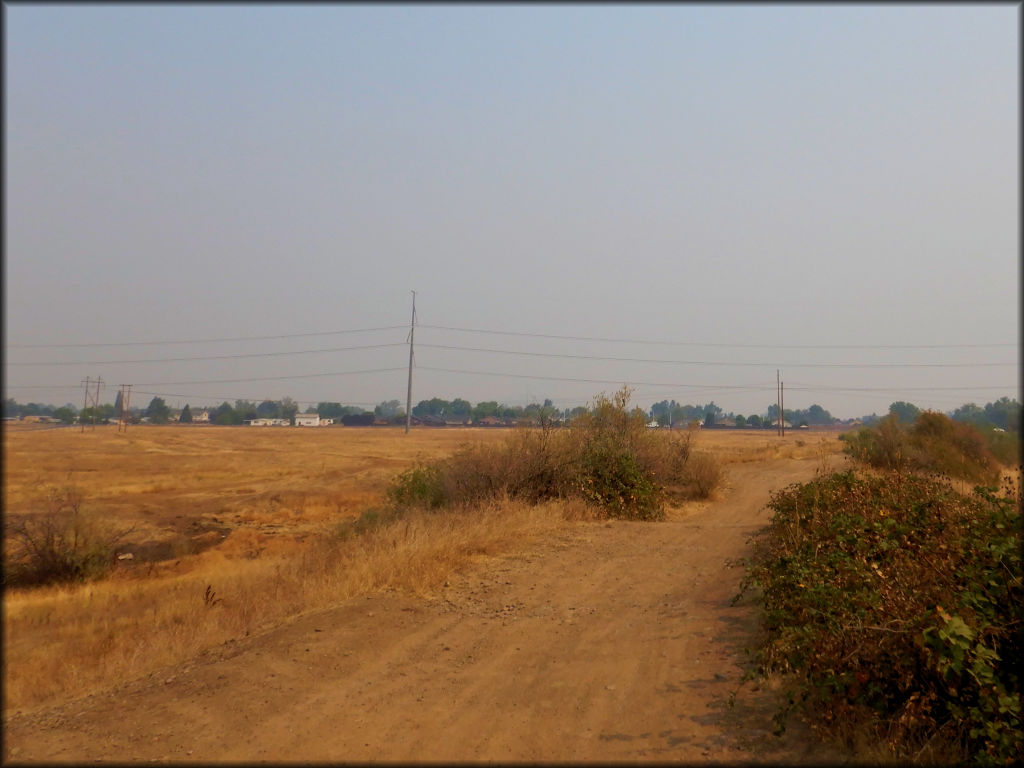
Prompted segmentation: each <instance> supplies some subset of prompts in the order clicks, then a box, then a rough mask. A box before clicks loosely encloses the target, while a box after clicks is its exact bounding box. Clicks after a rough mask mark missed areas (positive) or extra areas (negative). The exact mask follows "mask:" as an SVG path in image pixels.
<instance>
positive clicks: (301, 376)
mask: <svg viewBox="0 0 1024 768" xmlns="http://www.w3.org/2000/svg"><path fill="white" fill-rule="evenodd" d="M404 370H405V368H404V367H399V368H371V369H367V370H362V371H330V372H327V373H296V374H292V375H289V376H258V377H253V378H246V379H206V380H205V381H150V382H146V383H145V384H138V385H137V386H140V387H182V386H185V385H187V384H237V383H243V382H249V381H291V380H292V379H316V378H323V377H327V376H358V375H362V374H367V373H391V372H393V371H404Z"/></svg>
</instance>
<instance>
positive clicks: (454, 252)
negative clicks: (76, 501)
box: [4, 4, 1021, 417]
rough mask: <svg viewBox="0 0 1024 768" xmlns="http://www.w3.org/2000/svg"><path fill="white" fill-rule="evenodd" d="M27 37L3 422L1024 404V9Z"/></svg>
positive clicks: (396, 17) (371, 14) (346, 23)
mask: <svg viewBox="0 0 1024 768" xmlns="http://www.w3.org/2000/svg"><path fill="white" fill-rule="evenodd" d="M4 22H5V24H4V29H5V40H4V57H5V82H4V95H5V99H6V110H5V116H6V123H5V126H4V128H5V136H4V153H5V161H6V162H5V177H4V192H5V210H6V221H5V226H4V239H5V242H4V246H5V247H4V262H5V263H4V277H5V280H4V315H5V317H4V319H5V324H4V336H5V338H4V376H5V381H4V390H5V392H4V394H5V397H14V398H15V399H16V400H18V401H19V402H29V401H35V402H43V403H52V404H56V405H60V404H64V403H66V402H71V403H74V404H76V405H78V406H81V404H82V386H81V382H82V380H83V379H85V378H86V377H87V376H88V377H92V378H93V379H95V378H96V377H97V376H102V378H103V380H104V382H107V387H106V388H105V390H104V391H103V392H102V393H101V398H100V399H101V401H105V402H112V401H113V399H114V394H115V389H116V385H119V384H132V385H133V395H132V403H133V405H145V404H146V403H148V402H149V400H150V399H151V398H152V396H153V395H154V394H160V395H161V396H163V397H164V398H165V399H166V400H167V401H168V403H170V404H171V405H179V406H180V405H184V404H185V403H186V402H189V403H190V404H192V406H193V407H195V406H196V405H201V404H216V403H219V402H221V401H223V400H229V401H233V400H235V399H238V398H246V399H251V400H261V399H264V398H270V399H278V398H280V397H282V396H286V395H287V396H290V397H292V398H294V399H296V400H298V401H300V402H302V403H303V404H305V403H306V402H313V403H315V402H317V401H321V400H324V401H337V402H341V403H345V404H361V405H365V406H367V407H372V406H373V405H374V404H375V403H378V402H380V401H382V400H390V399H398V400H400V401H401V402H402V403H403V404H404V402H405V396H406V377H407V365H408V358H409V349H408V345H407V343H406V341H407V337H408V330H409V329H408V326H409V322H410V315H411V299H412V294H411V291H413V290H415V291H416V307H417V315H418V322H419V325H418V326H417V329H416V333H415V342H416V343H415V348H416V349H415V351H416V368H415V371H414V382H413V402H414V403H416V402H418V401H419V400H422V399H428V398H431V397H435V396H436V397H442V398H445V399H452V398H455V397H462V398H465V399H467V400H470V401H471V402H473V403H476V402H478V401H481V400H498V401H500V402H505V403H507V404H510V405H512V404H519V405H523V404H526V403H528V402H531V401H540V400H543V399H544V398H551V399H552V400H553V401H554V402H555V404H556V405H558V406H562V407H571V406H574V405H579V404H583V403H586V402H587V401H588V400H590V399H591V398H592V397H593V396H594V395H595V394H597V393H599V392H601V391H605V392H611V391H614V390H615V389H617V388H618V386H621V385H622V384H624V383H629V384H632V385H634V386H635V387H636V392H635V395H634V400H635V402H637V403H638V404H640V405H642V406H644V407H647V406H649V405H650V404H651V403H652V402H655V401H658V400H662V399H675V400H677V401H680V402H683V403H706V402H707V401H709V400H714V402H715V403H716V404H718V405H720V406H721V407H723V408H724V409H725V410H726V411H735V412H737V413H744V414H747V415H749V414H752V413H763V412H764V411H765V409H766V408H767V406H768V405H769V404H770V403H774V402H775V391H776V386H775V382H776V369H781V371H782V378H783V380H784V382H785V386H786V407H787V408H806V407H808V406H810V405H811V404H812V403H818V404H820V405H822V406H823V407H825V408H826V409H828V410H830V411H831V412H832V413H833V414H834V415H836V416H841V417H850V416H859V415H862V414H867V413H871V412H878V413H884V412H885V410H886V409H887V408H888V405H889V403H891V402H893V401H895V400H909V401H911V402H913V403H915V404H917V405H919V406H921V407H931V408H936V409H939V410H949V409H951V408H953V407H955V406H957V405H960V404H962V403H964V402H970V401H973V402H977V403H979V404H984V403H986V402H990V401H993V400H996V399H997V398H999V397H1001V396H1003V395H1006V396H1009V397H1017V398H1018V399H1019V398H1020V395H1019V391H1020V367H1019V364H1020V351H1019V319H1020V318H1019V300H1020V294H1019V291H1020V278H1021V275H1020V239H1019V238H1020V221H1019V208H1020V175H1021V165H1020V153H1019V146H1020V145H1019V141H1020V135H1021V133H1020V101H1019V98H1020V82H1019V66H1020V38H1019V29H1020V8H1019V7H1018V6H1016V5H1012V4H1003V5H987V6H986V5H974V4H971V5H963V6H950V5H912V6H905V7H898V6H878V7H872V6H863V5H836V6H808V5H802V4H800V5H780V6H761V5H735V6H700V5H685V4H683V5H676V6H673V5H650V6H627V5H622V6H609V5H595V6H586V5H568V6H561V7H558V6H531V5H522V6H518V5H494V6H487V5H479V6H443V5H425V6H415V5H395V6H387V5H368V6H358V5H310V6H291V5H288V6H284V5H282V6H271V5H262V4H257V5H251V6H246V5H227V6H220V7H209V6H201V5H200V6H195V5H180V6H175V5H166V6H162V5H150V4H140V5H137V6H135V5H109V6H103V5H95V6H89V5H75V6H66V7H62V6H54V5H19V4H8V5H5V6H4ZM366 329H382V330H366ZM451 329H463V330H451ZM343 331H344V332H345V333H342V332H343ZM481 331H488V332H489V333H482V332H481ZM498 332H500V333H498ZM528 334H532V335H528ZM260 337H262V338H260ZM267 337H275V338H267ZM558 337H561V338H558ZM565 337H577V338H565ZM224 339H228V340H224ZM215 340H220V341H215ZM143 342H144V343H143ZM158 342H189V343H158ZM52 345H66V346H52ZM381 345H386V346H381ZM354 347H364V348H362V349H353V348H354ZM365 347H374V348H365ZM311 350H329V351H315V352H314V351H311ZM482 350H489V351H482ZM286 353H287V354H286ZM512 353H520V354H512ZM523 353H531V354H523ZM540 353H543V356H541V354H540ZM201 357H206V358H209V357H217V358H218V359H206V360H198V359H194V358H201ZM182 358H187V359H182ZM114 361H146V362H114ZM642 361H649V362H642ZM40 363H45V364H40Z"/></svg>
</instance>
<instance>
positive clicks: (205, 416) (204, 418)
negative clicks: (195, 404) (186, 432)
mask: <svg viewBox="0 0 1024 768" xmlns="http://www.w3.org/2000/svg"><path fill="white" fill-rule="evenodd" d="M192 421H193V423H194V422H209V421H210V412H209V411H203V412H202V413H197V414H196V415H195V416H193V417H192Z"/></svg>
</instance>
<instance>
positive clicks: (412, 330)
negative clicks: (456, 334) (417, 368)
mask: <svg viewBox="0 0 1024 768" xmlns="http://www.w3.org/2000/svg"><path fill="white" fill-rule="evenodd" d="M415 334H416V291H412V323H411V324H410V325H409V388H408V389H407V390H406V392H405V434H407V435H408V434H409V425H410V424H411V423H412V358H413V347H412V345H413V337H414V336H415Z"/></svg>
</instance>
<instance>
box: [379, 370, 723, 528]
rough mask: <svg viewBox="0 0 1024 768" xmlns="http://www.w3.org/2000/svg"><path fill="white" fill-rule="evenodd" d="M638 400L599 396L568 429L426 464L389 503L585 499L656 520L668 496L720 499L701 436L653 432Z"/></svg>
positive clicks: (403, 479) (524, 433) (395, 489)
mask: <svg viewBox="0 0 1024 768" xmlns="http://www.w3.org/2000/svg"><path fill="white" fill-rule="evenodd" d="M630 394H631V393H630V390H629V389H628V388H623V389H622V390H620V391H619V392H617V393H616V394H615V395H614V396H613V397H612V398H608V397H605V396H603V395H602V396H599V397H597V398H596V399H595V400H594V402H593V403H592V405H591V407H590V408H589V409H588V411H587V412H586V413H585V414H583V415H582V416H580V417H579V418H577V419H576V420H575V421H574V422H573V423H572V425H571V426H570V427H569V428H568V429H552V428H549V427H545V428H542V429H540V430H529V429H521V430H518V431H516V432H515V433H514V434H513V435H512V436H511V437H510V438H509V439H508V440H506V441H505V442H504V443H502V444H498V445H470V446H466V447H463V448H462V449H460V450H459V451H457V452H456V453H455V454H453V455H452V456H450V457H449V458H447V459H443V460H441V461H433V462H429V463H421V464H419V465H418V466H416V467H414V468H412V469H410V470H408V471H407V472H405V473H403V474H402V475H400V476H399V477H398V479H397V481H396V482H395V484H394V485H393V486H392V488H391V490H390V498H391V501H392V503H393V505H394V506H395V508H396V509H403V508H407V507H419V508H428V509H439V508H459V509H467V508H470V507H473V506H474V505H476V504H479V503H481V502H484V501H486V500H491V499H501V498H509V499H515V500H519V501H524V502H527V503H537V502H539V501H543V500H546V499H567V498H579V499H583V500H585V501H586V502H588V503H589V504H591V505H593V506H595V507H598V508H600V509H601V510H603V511H604V513H605V514H606V515H608V516H611V517H621V518H628V519H636V520H658V519H661V518H663V517H664V514H665V510H664V506H665V502H666V499H667V498H669V497H670V496H673V497H675V498H707V497H708V496H710V495H711V494H712V493H714V491H715V490H716V489H717V488H718V487H719V486H720V485H721V483H722V479H723V474H722V471H721V468H720V466H719V465H718V463H717V462H716V461H715V460H714V459H713V458H712V457H711V456H710V455H708V454H698V453H695V452H694V451H693V442H694V431H693V430H690V431H687V432H670V433H664V432H661V431H659V430H651V429H648V428H647V419H646V414H644V412H643V411H642V410H640V409H639V408H633V409H630V408H629V398H630Z"/></svg>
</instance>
